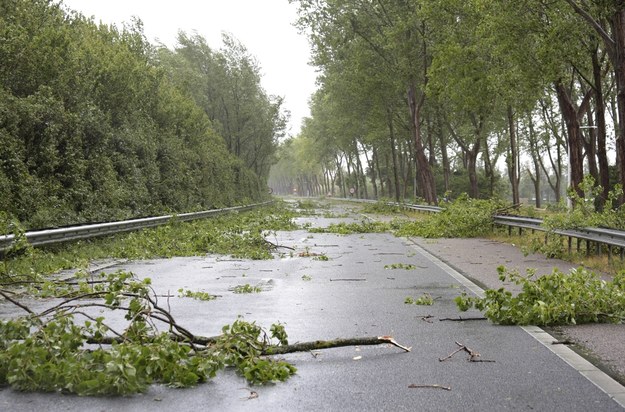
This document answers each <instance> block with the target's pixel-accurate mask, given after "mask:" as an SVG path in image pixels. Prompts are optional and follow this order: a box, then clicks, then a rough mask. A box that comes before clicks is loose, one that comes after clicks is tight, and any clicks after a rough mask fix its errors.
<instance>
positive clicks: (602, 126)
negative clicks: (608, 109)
mask: <svg viewBox="0 0 625 412" xmlns="http://www.w3.org/2000/svg"><path fill="white" fill-rule="evenodd" d="M592 72H593V78H594V87H595V118H596V120H597V161H598V163H599V184H600V185H601V187H602V188H603V193H602V195H601V197H600V198H599V203H598V205H597V206H598V210H599V211H602V210H603V206H604V204H605V201H606V200H607V198H608V193H609V191H610V174H609V169H608V154H607V147H606V122H605V101H604V98H603V84H602V77H603V76H602V74H601V64H600V62H599V56H598V49H596V50H595V52H594V53H593V55H592Z"/></svg>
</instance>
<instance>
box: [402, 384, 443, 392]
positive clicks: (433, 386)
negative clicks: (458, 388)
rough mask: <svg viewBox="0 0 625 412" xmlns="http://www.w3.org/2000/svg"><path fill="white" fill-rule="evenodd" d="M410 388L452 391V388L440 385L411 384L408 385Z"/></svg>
mask: <svg viewBox="0 0 625 412" xmlns="http://www.w3.org/2000/svg"><path fill="white" fill-rule="evenodd" d="M408 387H409V388H410V389H415V388H416V389H421V388H432V389H443V390H446V391H450V390H451V386H443V385H439V384H431V385H420V384H416V383H411V384H410V385H408Z"/></svg>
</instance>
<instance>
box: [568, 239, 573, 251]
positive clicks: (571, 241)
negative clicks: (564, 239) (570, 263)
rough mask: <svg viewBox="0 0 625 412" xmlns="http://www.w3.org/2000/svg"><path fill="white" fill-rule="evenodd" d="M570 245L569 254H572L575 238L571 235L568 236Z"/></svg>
mask: <svg viewBox="0 0 625 412" xmlns="http://www.w3.org/2000/svg"><path fill="white" fill-rule="evenodd" d="M568 246H569V255H570V254H571V249H572V246H573V238H572V237H571V236H568Z"/></svg>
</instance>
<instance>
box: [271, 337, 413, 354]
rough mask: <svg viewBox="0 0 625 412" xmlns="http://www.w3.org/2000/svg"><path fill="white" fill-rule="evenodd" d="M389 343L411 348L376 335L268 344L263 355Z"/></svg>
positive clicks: (401, 347)
mask: <svg viewBox="0 0 625 412" xmlns="http://www.w3.org/2000/svg"><path fill="white" fill-rule="evenodd" d="M385 343H386V344H390V345H393V346H396V347H398V348H400V349H403V350H404V351H406V352H410V350H411V349H412V348H409V347H406V346H403V345H400V344H399V343H397V342H395V340H394V339H393V338H392V337H390V336H377V337H364V338H347V339H333V340H316V341H314V342H301V343H295V344H292V345H284V346H270V347H267V348H266V349H265V350H264V351H263V354H264V355H283V354H286V353H293V352H308V351H312V350H319V349H330V348H340V347H343V346H371V345H382V344H385Z"/></svg>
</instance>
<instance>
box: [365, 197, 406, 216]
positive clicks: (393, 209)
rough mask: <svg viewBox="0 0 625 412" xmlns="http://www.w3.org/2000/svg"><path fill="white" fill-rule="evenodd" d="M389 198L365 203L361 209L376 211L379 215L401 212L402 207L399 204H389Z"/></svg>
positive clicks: (366, 211)
mask: <svg viewBox="0 0 625 412" xmlns="http://www.w3.org/2000/svg"><path fill="white" fill-rule="evenodd" d="M389 203H390V200H388V199H380V200H379V201H377V202H375V203H367V204H365V206H364V208H363V209H362V210H363V212H364V213H377V214H381V215H387V214H395V213H402V212H403V209H402V207H401V206H397V205H391V204H389Z"/></svg>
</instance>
